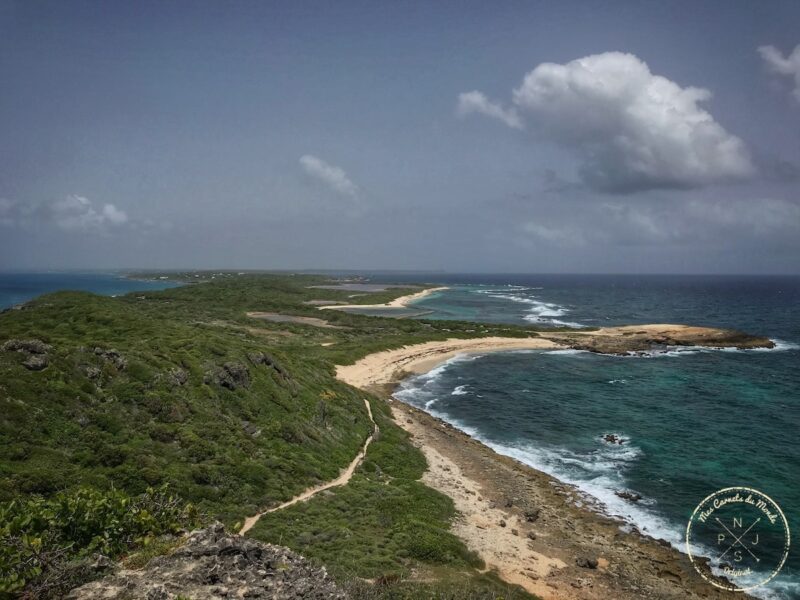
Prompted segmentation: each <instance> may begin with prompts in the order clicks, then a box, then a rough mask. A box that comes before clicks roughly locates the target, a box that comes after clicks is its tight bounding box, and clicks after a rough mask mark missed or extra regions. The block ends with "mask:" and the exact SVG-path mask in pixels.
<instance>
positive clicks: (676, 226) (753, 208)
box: [519, 198, 800, 248]
mask: <svg viewBox="0 0 800 600" xmlns="http://www.w3.org/2000/svg"><path fill="white" fill-rule="evenodd" d="M519 228H520V231H522V232H523V233H524V234H525V235H526V236H528V237H530V238H533V239H535V240H537V241H539V242H546V243H549V244H553V245H558V246H582V245H587V244H595V245H597V246H598V247H600V246H604V245H623V246H625V245H637V246H644V245H647V246H663V245H668V244H675V245H686V244H705V245H711V246H716V247H719V248H725V247H730V246H732V245H734V244H736V243H739V242H744V241H750V242H754V243H756V247H761V246H763V245H764V244H766V243H772V244H775V245H778V246H789V245H796V244H797V240H800V204H798V203H797V202H792V201H789V200H784V199H779V198H755V199H749V198H737V199H732V198H724V199H711V198H691V199H687V200H678V201H677V205H675V204H670V205H667V204H664V203H663V202H658V201H657V200H652V201H649V202H641V201H634V200H628V199H625V200H621V201H615V202H603V203H600V204H594V205H591V206H588V207H586V209H585V210H583V211H581V212H578V213H573V212H568V213H564V214H560V215H548V216H546V217H544V218H542V219H537V220H536V221H530V222H522V223H521V224H520V225H519Z"/></svg>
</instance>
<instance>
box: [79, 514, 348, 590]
mask: <svg viewBox="0 0 800 600" xmlns="http://www.w3.org/2000/svg"><path fill="white" fill-rule="evenodd" d="M179 596H181V597H185V598H192V599H193V600H211V599H218V598H252V599H256V600H258V599H264V600H266V599H267V598H269V599H271V600H272V599H274V600H289V599H296V598H304V599H309V600H334V599H336V600H339V599H341V600H344V599H345V598H347V596H346V595H345V593H344V592H342V591H341V590H340V589H339V588H338V587H337V586H336V584H335V583H334V582H333V580H332V579H331V578H330V576H329V575H328V573H327V572H326V571H325V569H324V568H318V567H314V566H312V565H311V564H310V563H309V562H308V561H307V560H306V559H305V558H303V557H302V556H300V555H299V554H296V553H294V552H292V551H291V550H289V549H288V548H283V547H281V546H273V545H271V544H264V543H261V542H256V541H254V540H251V539H249V538H244V537H241V536H238V535H232V534H229V533H227V532H226V531H225V529H224V527H223V526H222V524H221V523H215V524H213V525H211V526H210V527H207V528H206V529H200V530H197V531H193V532H192V533H191V534H189V535H188V537H187V539H186V543H184V544H183V545H182V546H181V547H179V548H178V549H177V550H176V551H175V552H173V553H172V554H170V555H167V556H161V557H158V558H155V559H153V560H152V561H150V563H149V564H148V565H147V567H146V568H145V569H143V570H138V571H131V570H126V569H121V570H118V571H117V572H115V573H113V574H111V575H108V576H106V577H105V578H103V579H100V580H98V581H93V582H91V583H87V584H86V585H83V586H81V587H79V588H77V589H75V590H72V592H70V593H69V594H68V595H67V598H68V599H71V600H100V599H107V598H145V599H147V600H175V599H176V598H177V597H179Z"/></svg>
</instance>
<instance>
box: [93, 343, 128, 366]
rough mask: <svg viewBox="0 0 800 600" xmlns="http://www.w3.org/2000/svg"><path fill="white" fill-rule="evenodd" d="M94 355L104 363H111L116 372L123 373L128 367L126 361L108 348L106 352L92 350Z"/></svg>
mask: <svg viewBox="0 0 800 600" xmlns="http://www.w3.org/2000/svg"><path fill="white" fill-rule="evenodd" d="M93 352H94V353H95V355H97V356H99V357H100V358H102V359H103V360H104V361H106V362H109V363H111V364H112V365H114V367H115V368H116V369H117V371H124V370H125V369H126V368H127V367H128V359H127V358H125V357H124V356H122V354H120V353H119V352H118V351H117V350H114V349H113V348H110V349H108V350H106V349H104V348H99V347H98V348H95V349H94V350H93Z"/></svg>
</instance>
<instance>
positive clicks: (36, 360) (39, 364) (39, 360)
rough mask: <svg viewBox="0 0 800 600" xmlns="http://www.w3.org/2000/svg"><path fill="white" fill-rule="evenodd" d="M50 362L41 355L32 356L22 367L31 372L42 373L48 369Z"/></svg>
mask: <svg viewBox="0 0 800 600" xmlns="http://www.w3.org/2000/svg"><path fill="white" fill-rule="evenodd" d="M47 364H48V360H47V357H46V356H43V355H41V354H32V355H31V356H29V357H28V358H27V359H26V360H25V362H24V363H22V366H23V367H25V368H26V369H28V370H29V371H41V370H43V369H46V368H47Z"/></svg>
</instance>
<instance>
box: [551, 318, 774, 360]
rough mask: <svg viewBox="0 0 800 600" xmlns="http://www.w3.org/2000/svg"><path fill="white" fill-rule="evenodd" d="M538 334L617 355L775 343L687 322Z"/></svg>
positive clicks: (567, 343) (768, 345)
mask: <svg viewBox="0 0 800 600" xmlns="http://www.w3.org/2000/svg"><path fill="white" fill-rule="evenodd" d="M540 335H543V336H544V337H546V338H547V339H549V340H552V341H554V342H556V343H560V344H564V345H565V346H569V347H570V348H574V349H576V350H588V351H589V352H599V353H601V354H620V355H625V354H640V353H651V352H653V351H659V350H662V351H666V350H669V349H673V348H679V347H682V346H683V347H686V346H699V347H707V348H738V349H740V350H748V349H752V348H774V347H775V342H773V341H772V340H770V339H769V338H767V337H763V336H756V335H750V334H748V333H743V332H741V331H735V330H733V329H717V328H714V327H693V326H689V325H625V326H622V327H605V328H600V329H598V330H596V331H590V332H582V331H576V332H569V333H566V332H563V331H560V332H558V333H555V334H546V335H545V334H540Z"/></svg>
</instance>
